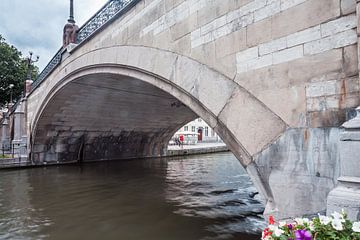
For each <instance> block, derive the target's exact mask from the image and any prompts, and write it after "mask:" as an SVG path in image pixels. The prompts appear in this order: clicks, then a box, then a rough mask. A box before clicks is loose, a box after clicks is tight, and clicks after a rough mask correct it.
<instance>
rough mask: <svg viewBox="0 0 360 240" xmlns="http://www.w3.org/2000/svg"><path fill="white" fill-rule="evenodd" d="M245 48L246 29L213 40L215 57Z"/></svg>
mask: <svg viewBox="0 0 360 240" xmlns="http://www.w3.org/2000/svg"><path fill="white" fill-rule="evenodd" d="M245 48H246V30H245V29H242V30H240V31H237V32H234V33H232V34H229V35H226V36H224V37H222V38H219V39H217V40H216V41H215V50H216V57H217V58H222V57H224V56H227V55H230V54H234V53H236V52H239V51H241V50H243V49H245Z"/></svg>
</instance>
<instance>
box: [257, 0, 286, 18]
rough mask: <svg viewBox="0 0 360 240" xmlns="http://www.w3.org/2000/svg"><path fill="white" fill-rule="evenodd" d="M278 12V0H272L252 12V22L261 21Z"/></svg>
mask: <svg viewBox="0 0 360 240" xmlns="http://www.w3.org/2000/svg"><path fill="white" fill-rule="evenodd" d="M279 12H280V0H273V1H272V2H271V3H270V4H268V5H266V6H265V7H263V8H260V9H258V10H256V11H255V12H254V22H258V21H261V20H263V19H265V18H268V17H271V16H273V15H275V14H277V13H279Z"/></svg>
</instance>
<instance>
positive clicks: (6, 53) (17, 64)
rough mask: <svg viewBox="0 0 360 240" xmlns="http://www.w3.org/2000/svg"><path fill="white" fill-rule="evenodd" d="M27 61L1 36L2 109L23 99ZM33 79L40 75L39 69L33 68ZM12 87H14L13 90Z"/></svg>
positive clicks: (0, 93)
mask: <svg viewBox="0 0 360 240" xmlns="http://www.w3.org/2000/svg"><path fill="white" fill-rule="evenodd" d="M27 70H28V67H27V61H26V60H25V59H24V58H23V57H22V54H21V52H20V51H19V50H17V49H16V48H15V47H14V46H10V45H9V44H8V43H6V42H5V39H4V38H3V37H2V36H1V35H0V107H1V106H4V105H5V104H6V103H8V102H10V98H11V97H12V99H13V101H15V100H17V99H19V98H20V97H21V93H22V92H23V90H24V83H25V80H26V78H27ZM31 71H32V78H33V79H35V78H36V76H37V74H38V68H37V67H36V66H33V67H32V68H31ZM11 86H13V87H12V88H11Z"/></svg>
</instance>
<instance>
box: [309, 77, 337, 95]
mask: <svg viewBox="0 0 360 240" xmlns="http://www.w3.org/2000/svg"><path fill="white" fill-rule="evenodd" d="M338 85H339V82H338V81H337V80H333V81H326V82H315V83H309V84H308V85H307V86H306V97H311V98H314V97H323V96H330V95H335V94H338V93H339V87H338Z"/></svg>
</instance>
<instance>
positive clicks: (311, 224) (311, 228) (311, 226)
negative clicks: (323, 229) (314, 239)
mask: <svg viewBox="0 0 360 240" xmlns="http://www.w3.org/2000/svg"><path fill="white" fill-rule="evenodd" d="M309 228H310V231H314V230H315V226H314V222H313V221H310V222H309Z"/></svg>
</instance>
